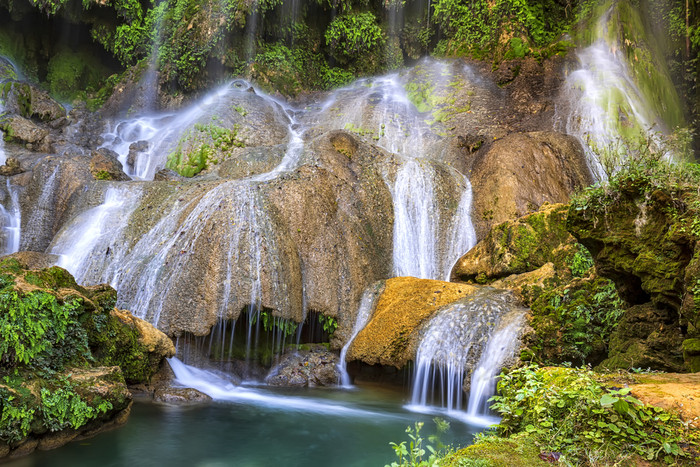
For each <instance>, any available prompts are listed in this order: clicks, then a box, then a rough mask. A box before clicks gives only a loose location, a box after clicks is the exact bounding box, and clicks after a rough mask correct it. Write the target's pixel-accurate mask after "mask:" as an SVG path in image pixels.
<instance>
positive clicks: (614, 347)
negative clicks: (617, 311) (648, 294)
mask: <svg viewBox="0 0 700 467" xmlns="http://www.w3.org/2000/svg"><path fill="white" fill-rule="evenodd" d="M682 344H683V333H682V331H681V329H680V326H679V325H678V321H677V317H675V316H674V313H673V312H672V311H670V310H668V309H659V308H656V307H654V305H652V304H651V303H646V304H643V305H636V306H633V307H631V308H629V309H628V310H627V311H625V314H624V315H623V316H622V319H621V320H620V322H619V324H618V325H617V327H616V328H615V330H614V331H613V334H612V336H611V338H610V349H609V353H608V358H607V359H606V360H605V361H603V362H602V363H601V364H600V366H601V367H602V368H605V369H609V370H613V369H623V370H628V369H630V368H644V369H646V368H651V369H652V370H661V371H670V372H681V371H684V370H685V366H684V363H683V354H682V351H681V347H682Z"/></svg>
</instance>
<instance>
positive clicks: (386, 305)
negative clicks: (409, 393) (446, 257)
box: [346, 277, 478, 368]
mask: <svg viewBox="0 0 700 467" xmlns="http://www.w3.org/2000/svg"><path fill="white" fill-rule="evenodd" d="M476 290H478V288H477V287H474V286H470V285H466V284H455V283H451V282H442V281H434V280H428V279H416V278H413V277H397V278H393V279H388V280H387V281H386V287H385V289H384V292H383V293H382V295H381V296H380V297H379V299H378V302H377V306H376V309H375V311H374V314H373V315H372V318H371V320H370V321H369V323H368V324H367V326H365V328H364V329H363V330H362V331H361V332H360V333H359V334H358V335H357V337H356V338H355V340H354V341H353V343H352V345H351V346H350V349H349V350H348V354H347V358H346V360H347V361H353V360H360V361H362V362H364V363H368V364H370V365H375V364H381V365H393V366H395V367H397V368H401V367H403V366H404V365H405V364H406V362H407V361H408V360H412V359H413V357H414V355H415V350H416V345H417V338H418V334H419V333H418V330H419V328H420V326H421V325H422V324H423V323H425V322H427V321H428V320H429V318H430V317H431V316H433V314H434V313H435V312H436V311H437V310H438V309H439V308H440V307H442V306H444V305H447V304H449V303H452V302H455V301H457V300H459V299H460V298H463V297H465V296H468V295H470V294H472V293H474V292H475V291H476Z"/></svg>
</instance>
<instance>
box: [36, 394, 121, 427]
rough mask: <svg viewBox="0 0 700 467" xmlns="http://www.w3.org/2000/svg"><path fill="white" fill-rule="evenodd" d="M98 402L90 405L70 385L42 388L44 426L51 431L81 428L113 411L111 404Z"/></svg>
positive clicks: (102, 401) (103, 401)
mask: <svg viewBox="0 0 700 467" xmlns="http://www.w3.org/2000/svg"><path fill="white" fill-rule="evenodd" d="M96 402H98V403H97V405H96V406H94V407H93V406H91V405H89V404H88V403H87V402H86V401H84V400H83V399H82V398H81V397H80V395H78V394H76V393H75V392H73V387H72V386H71V385H70V384H66V385H65V386H64V387H60V388H57V389H53V390H50V389H48V388H45V387H44V388H41V416H42V420H43V423H44V426H46V427H47V428H48V429H49V430H51V431H60V430H63V429H65V428H69V427H70V428H74V429H75V428H80V427H81V426H83V425H85V424H86V423H87V422H88V421H90V420H92V419H95V418H97V417H98V416H99V415H100V414H103V413H107V412H108V411H109V410H112V403H111V402H109V401H106V400H100V401H96Z"/></svg>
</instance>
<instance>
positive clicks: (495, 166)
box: [470, 132, 593, 239]
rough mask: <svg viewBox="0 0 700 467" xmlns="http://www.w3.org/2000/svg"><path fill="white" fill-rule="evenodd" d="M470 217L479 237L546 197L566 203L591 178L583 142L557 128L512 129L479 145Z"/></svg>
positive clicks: (542, 201) (550, 201) (543, 200)
mask: <svg viewBox="0 0 700 467" xmlns="http://www.w3.org/2000/svg"><path fill="white" fill-rule="evenodd" d="M470 181H471V184H472V188H473V190H474V204H473V208H472V220H473V222H474V229H475V230H476V235H477V239H482V238H484V237H485V236H486V234H487V233H488V231H489V229H490V228H491V227H492V226H494V225H498V224H500V223H502V222H504V221H506V220H509V219H512V218H514V217H520V216H523V215H525V214H527V213H528V212H531V211H534V210H537V209H538V208H539V207H540V206H541V205H542V204H544V203H545V202H549V203H566V202H568V201H569V197H570V195H571V194H572V193H573V192H574V190H576V189H577V188H582V187H584V186H587V185H589V184H591V183H592V181H593V180H592V177H591V174H590V173H589V170H588V167H587V165H586V160H585V155H584V153H583V149H582V148H581V144H580V143H579V142H578V140H576V138H574V137H572V136H566V135H563V134H560V133H553V132H534V133H513V134H509V135H507V136H505V137H503V138H501V139H498V140H497V141H494V142H493V144H491V145H490V147H488V148H487V149H486V150H483V149H482V150H481V151H480V152H479V153H478V154H477V155H476V158H475V161H474V162H473V165H472V171H471V175H470Z"/></svg>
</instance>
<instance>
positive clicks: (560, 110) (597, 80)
mask: <svg viewBox="0 0 700 467" xmlns="http://www.w3.org/2000/svg"><path fill="white" fill-rule="evenodd" d="M613 8H614V7H611V8H610V9H609V10H608V11H607V12H606V13H605V14H603V15H602V16H601V18H600V19H599V20H598V23H597V25H596V29H595V33H596V39H595V41H594V42H593V43H592V44H591V45H590V46H588V47H586V48H584V49H582V50H579V51H578V52H577V54H576V55H577V57H578V60H579V65H580V66H579V68H578V69H576V70H575V71H573V72H571V73H569V75H568V76H567V77H566V81H565V82H564V84H563V86H562V92H561V96H560V100H559V102H558V104H557V107H556V115H555V122H556V123H555V127H556V128H557V129H558V130H560V131H563V132H565V133H568V134H571V135H574V136H576V137H578V138H579V140H580V141H581V144H582V145H583V148H584V151H585V153H586V158H587V162H588V166H589V169H590V170H591V173H592V174H593V176H594V177H595V178H596V179H598V180H605V179H606V178H607V175H606V173H605V171H604V170H603V164H602V163H601V156H603V157H606V155H610V154H621V153H622V151H625V149H624V147H623V146H622V145H624V144H626V143H629V142H630V141H629V140H630V139H638V138H640V137H649V138H651V139H652V140H653V141H654V142H655V143H657V144H658V143H659V138H658V136H657V135H656V132H659V131H662V130H663V122H662V121H661V119H660V118H659V117H658V116H657V115H655V114H654V112H653V111H652V110H651V106H650V105H649V104H648V103H647V102H646V100H645V98H644V96H643V94H642V93H641V92H640V90H639V88H638V86H637V85H636V83H635V82H634V79H633V78H632V75H631V73H630V70H629V67H628V65H627V63H626V60H625V57H624V48H623V47H622V46H621V44H619V43H618V42H617V40H616V39H615V40H611V39H609V36H610V34H608V23H609V21H610V17H611V15H612V14H613ZM625 133H628V134H625Z"/></svg>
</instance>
